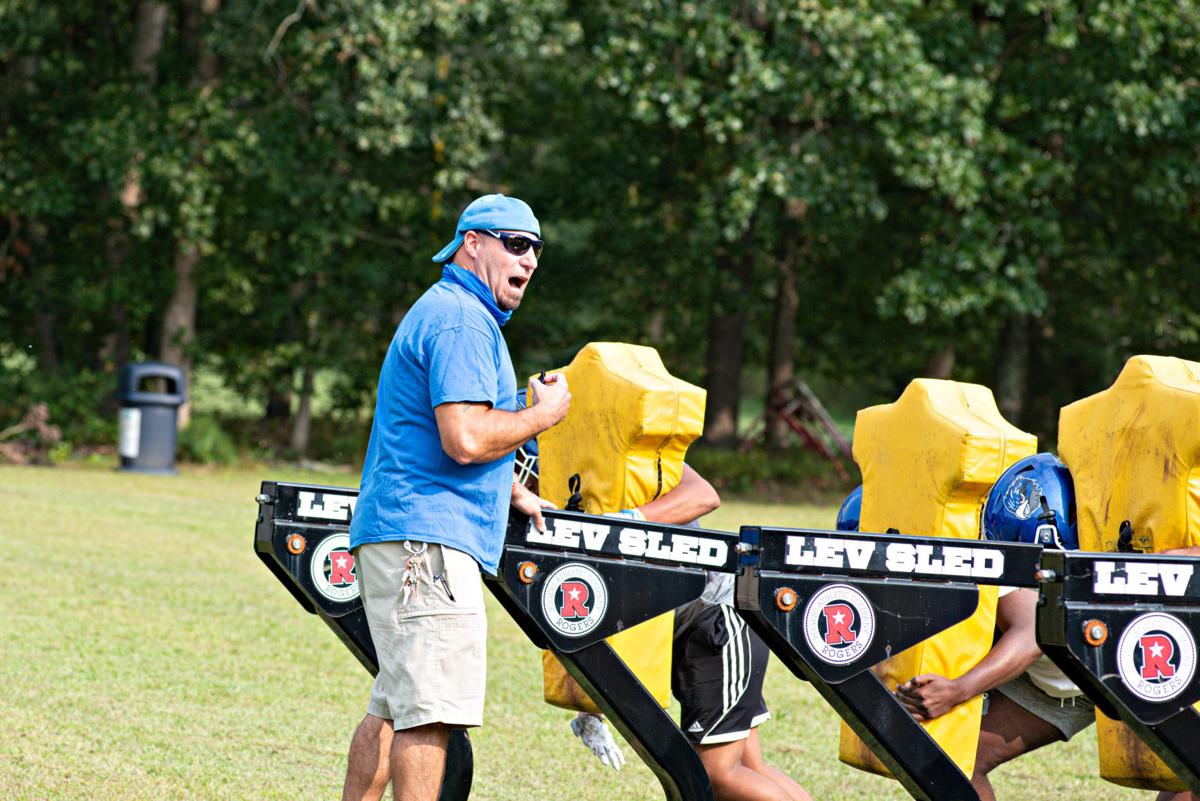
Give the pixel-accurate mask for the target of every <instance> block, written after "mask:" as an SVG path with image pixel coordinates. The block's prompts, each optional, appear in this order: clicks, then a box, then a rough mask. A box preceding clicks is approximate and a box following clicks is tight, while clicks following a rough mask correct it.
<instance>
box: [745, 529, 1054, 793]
mask: <svg viewBox="0 0 1200 801" xmlns="http://www.w3.org/2000/svg"><path fill="white" fill-rule="evenodd" d="M739 550H740V551H741V553H742V557H741V568H740V570H739V573H738V577H737V588H736V602H737V608H738V611H739V612H740V613H741V615H742V617H744V618H745V619H746V620H747V622H748V623H749V624H750V625H751V626H752V627H753V628H754V629H755V631H757V632H758V633H759V635H760V636H761V637H762V638H763V639H764V640H765V641H766V642H767V644H768V645H769V646H770V647H771V650H772V651H773V652H774V653H775V655H776V656H778V657H779V659H780V660H781V661H782V662H783V663H784V664H785V665H787V666H788V668H789V669H790V670H791V671H792V672H793V673H794V674H795V675H796V676H797V677H799V678H802V679H806V680H808V681H810V682H812V685H813V687H814V688H815V689H816V690H817V692H819V693H820V694H821V696H822V697H823V698H824V699H825V700H826V701H827V702H828V703H829V704H830V705H831V706H832V707H833V708H834V709H835V710H836V711H837V712H838V714H839V715H840V716H841V717H842V720H843V723H844V726H845V727H846V728H847V729H848V730H849V731H850V732H852V733H853V735H854V740H855V741H856V742H858V743H860V744H864V745H863V746H862V747H863V748H866V747H869V748H870V749H871V751H872V752H873V753H872V754H871V759H872V760H873V763H872V764H877V765H879V766H881V767H882V768H884V769H886V770H887V771H888V773H889V774H890V775H891V776H894V777H895V778H896V779H898V780H899V781H900V783H901V784H902V785H903V786H904V788H905V789H906V790H908V792H909V794H911V795H912V797H913V798H916V799H922V801H978V798H979V796H978V795H977V794H976V792H975V790H974V788H972V786H971V782H970V780H969V779H968V775H969V774H965V775H964V773H963V771H962V770H960V769H959V766H958V765H956V760H955V759H953V758H952V756H953V755H952V754H951V753H949V749H946V748H945V746H944V745H943V744H940V743H939V742H938V741H937V740H936V739H935V738H934V737H933V736H931V735H932V734H933V732H931V731H928V730H927V729H926V728H923V727H922V726H921V724H919V723H917V722H916V721H915V720H914V719H913V718H912V716H911V715H909V713H908V712H907V711H906V710H905V709H904V707H903V706H902V705H901V704H900V702H899V701H898V700H897V699H896V698H895V696H894V695H893V694H892V692H891V685H886V684H884V682H883V681H882V680H881V678H880V676H878V675H876V673H875V672H874V671H872V670H871V667H872V665H877V664H878V663H880V662H883V661H884V660H885V659H887V658H888V657H889V656H891V655H893V654H897V653H900V652H904V651H906V649H910V648H911V647H913V646H914V645H917V644H918V643H920V642H923V641H926V640H928V639H929V638H930V637H933V636H935V635H938V634H939V633H944V632H947V631H954V630H955V629H959V628H960V627H961V626H962V625H963V623H964V621H970V620H971V617H972V615H973V614H975V613H976V610H977V608H978V607H979V605H980V596H981V595H982V594H983V593H994V592H995V591H996V590H995V586H994V585H1005V586H1018V587H1033V586H1036V580H1035V573H1036V570H1037V560H1038V555H1039V554H1040V553H1041V548H1040V547H1039V546H1036V545H1024V544H1016V543H1000V542H962V541H960V540H956V539H950V538H932V537H909V536H901V535H890V534H863V533H848V532H841V531H838V532H830V531H810V530H799V529H795V530H792V529H769V528H759V527H753V526H747V527H743V528H742V530H741V545H740V547H739ZM981 585H982V586H981ZM978 726H979V724H978V721H976V722H975V723H974V727H975V728H974V730H973V731H972V732H970V733H971V736H972V739H971V748H972V749H974V747H975V740H974V738H975V737H977V736H978ZM972 755H973V754H972Z"/></svg>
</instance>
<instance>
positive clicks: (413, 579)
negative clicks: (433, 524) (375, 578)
mask: <svg viewBox="0 0 1200 801" xmlns="http://www.w3.org/2000/svg"><path fill="white" fill-rule="evenodd" d="M403 544H404V550H406V551H408V552H409V554H411V556H409V557H408V561H406V562H405V563H404V577H403V579H402V580H401V587H400V605H401V606H404V605H406V604H408V602H409V601H410V600H411V599H412V596H413V595H415V594H417V592H418V587H419V585H418V584H417V571H419V570H420V569H421V565H423V564H424V565H426V569H428V561H427V559H426V558H425V551H426V550H427V549H428V548H429V544H428V543H425V542H418V543H415V544H414V543H413V542H412V541H411V540H404V541H403ZM430 572H431V575H432V571H430Z"/></svg>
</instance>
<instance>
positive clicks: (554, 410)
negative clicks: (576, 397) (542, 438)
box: [529, 373, 571, 431]
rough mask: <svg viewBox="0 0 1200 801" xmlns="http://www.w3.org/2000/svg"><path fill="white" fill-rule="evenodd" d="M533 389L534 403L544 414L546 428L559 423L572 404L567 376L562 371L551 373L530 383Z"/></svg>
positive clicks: (532, 404)
mask: <svg viewBox="0 0 1200 801" xmlns="http://www.w3.org/2000/svg"><path fill="white" fill-rule="evenodd" d="M529 386H530V389H531V390H532V391H533V403H531V404H529V405H530V406H531V407H536V408H537V410H538V411H539V412H540V413H541V415H542V422H543V423H544V424H545V428H543V429H542V430H543V431H545V430H546V428H550V427H551V426H553V425H557V424H558V423H559V421H561V420H562V419H563V418H564V417H566V416H567V408H568V407H569V406H570V405H571V391H570V390H569V389H568V388H567V377H566V376H565V375H563V374H562V373H550V374H549V375H547V376H546V378H545V379H544V380H539V379H534V380H533V381H531V382H530V383H529Z"/></svg>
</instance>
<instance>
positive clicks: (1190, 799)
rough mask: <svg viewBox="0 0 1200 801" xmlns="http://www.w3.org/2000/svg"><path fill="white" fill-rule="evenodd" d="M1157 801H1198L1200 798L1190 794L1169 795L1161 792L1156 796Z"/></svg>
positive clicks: (1164, 791) (1169, 793) (1166, 792)
mask: <svg viewBox="0 0 1200 801" xmlns="http://www.w3.org/2000/svg"><path fill="white" fill-rule="evenodd" d="M1158 801H1200V796H1197V795H1196V794H1195V793H1192V792H1185V793H1171V792H1168V791H1166V790H1163V791H1162V792H1161V793H1159V794H1158Z"/></svg>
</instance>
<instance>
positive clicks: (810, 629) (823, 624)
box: [804, 584, 875, 665]
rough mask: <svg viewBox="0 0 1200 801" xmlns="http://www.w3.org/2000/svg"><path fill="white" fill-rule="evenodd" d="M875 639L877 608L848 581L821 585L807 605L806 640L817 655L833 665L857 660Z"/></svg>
mask: <svg viewBox="0 0 1200 801" xmlns="http://www.w3.org/2000/svg"><path fill="white" fill-rule="evenodd" d="M874 638H875V610H874V608H873V607H872V606H871V602H870V601H868V600H867V596H865V595H863V594H862V593H861V592H860V591H859V590H858V589H856V588H854V587H851V586H850V585H849V584H830V585H829V586H827V587H822V588H821V589H820V590H819V591H818V592H817V594H816V595H814V596H813V597H812V598H811V599H810V600H809V602H808V605H807V606H805V607H804V639H805V640H806V641H807V642H808V647H809V648H810V649H811V650H812V652H813V653H814V654H815V655H816V657H817V658H818V659H820V660H822V661H824V662H828V663H830V664H831V665H848V664H850V663H851V662H853V661H855V660H857V659H858V658H859V657H861V656H862V655H863V654H864V653H866V651H867V648H868V647H870V645H871V640H873V639H874Z"/></svg>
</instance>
